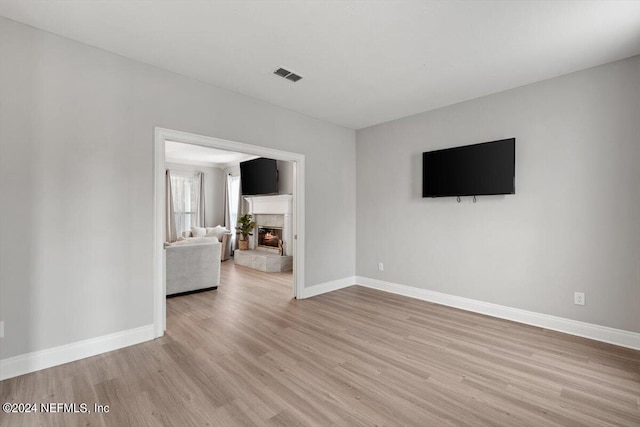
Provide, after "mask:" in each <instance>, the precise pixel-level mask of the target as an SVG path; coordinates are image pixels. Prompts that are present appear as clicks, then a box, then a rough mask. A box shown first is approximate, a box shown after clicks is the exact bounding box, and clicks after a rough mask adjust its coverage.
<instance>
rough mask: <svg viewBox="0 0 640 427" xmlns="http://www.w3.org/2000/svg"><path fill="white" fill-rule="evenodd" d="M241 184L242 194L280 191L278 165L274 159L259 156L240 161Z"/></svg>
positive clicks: (249, 194) (275, 192)
mask: <svg viewBox="0 0 640 427" xmlns="http://www.w3.org/2000/svg"><path fill="white" fill-rule="evenodd" d="M240 185H241V187H242V194H243V195H245V196H255V195H258V194H277V193H278V165H277V163H276V161H275V160H274V159H266V158H264V157H259V158H257V159H253V160H247V161H246V162H241V163H240Z"/></svg>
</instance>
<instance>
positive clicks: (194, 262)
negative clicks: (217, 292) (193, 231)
mask: <svg viewBox="0 0 640 427" xmlns="http://www.w3.org/2000/svg"><path fill="white" fill-rule="evenodd" d="M202 239H204V240H202ZM189 240H191V239H189ZM192 240H193V241H192V242H188V241H181V242H177V243H174V244H169V245H166V246H165V257H166V284H167V295H175V294H181V293H184V292H193V291H197V290H202V289H210V288H213V289H215V288H217V287H218V285H219V284H220V253H221V249H222V244H221V243H220V242H219V241H218V240H217V239H216V238H197V237H196V238H194V239H192Z"/></svg>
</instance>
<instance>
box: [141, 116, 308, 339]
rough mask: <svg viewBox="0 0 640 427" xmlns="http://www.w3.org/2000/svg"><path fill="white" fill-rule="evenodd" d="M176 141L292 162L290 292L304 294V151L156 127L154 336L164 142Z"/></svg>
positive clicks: (162, 321) (160, 317) (159, 330)
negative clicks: (268, 146)
mask: <svg viewBox="0 0 640 427" xmlns="http://www.w3.org/2000/svg"><path fill="white" fill-rule="evenodd" d="M166 141H175V142H183V143H186V144H194V145H200V146H203V147H211V148H217V149H221V150H229V151H238V152H241V153H246V154H252V155H255V156H261V157H268V158H271V159H276V160H287V161H290V162H293V175H294V179H293V219H292V226H293V230H292V231H293V236H297V238H296V237H294V239H293V245H292V250H293V296H294V297H295V298H302V297H303V289H304V260H305V258H304V247H305V245H304V172H305V169H304V167H305V166H304V154H299V153H292V152H289V151H282V150H276V149H273V148H267V147H261V146H258V145H250V144H245V143H242V142H234V141H228V140H224V139H219V138H213V137H210V136H203V135H197V134H193V133H187V132H181V131H177V130H171V129H164V128H159V127H156V128H155V135H154V143H153V150H154V155H153V159H154V160H153V183H154V210H153V223H154V237H153V245H154V247H153V325H154V332H155V336H156V337H161V336H162V335H164V331H165V329H166V324H167V312H166V308H167V307H166V288H165V286H166V284H165V265H164V221H165V206H164V203H165V201H164V197H165V165H164V163H165V158H164V150H165V142H166Z"/></svg>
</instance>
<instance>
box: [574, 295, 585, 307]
mask: <svg viewBox="0 0 640 427" xmlns="http://www.w3.org/2000/svg"><path fill="white" fill-rule="evenodd" d="M573 303H574V304H575V305H584V292H576V293H574V294H573Z"/></svg>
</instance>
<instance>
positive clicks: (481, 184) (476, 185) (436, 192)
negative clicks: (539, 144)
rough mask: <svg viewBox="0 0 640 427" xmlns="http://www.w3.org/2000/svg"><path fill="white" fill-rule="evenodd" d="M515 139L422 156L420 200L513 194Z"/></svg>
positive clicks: (423, 154)
mask: <svg viewBox="0 0 640 427" xmlns="http://www.w3.org/2000/svg"><path fill="white" fill-rule="evenodd" d="M515 176H516V139H515V138H509V139H502V140H500V141H491V142H484V143H482V144H473V145H465V146H462V147H454V148H447V149H444V150H436V151H427V152H425V153H422V197H448V196H482V195H491V194H515V193H516V187H515Z"/></svg>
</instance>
